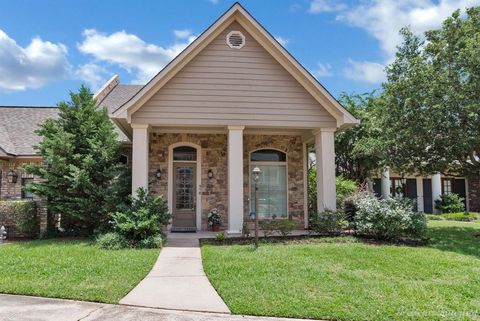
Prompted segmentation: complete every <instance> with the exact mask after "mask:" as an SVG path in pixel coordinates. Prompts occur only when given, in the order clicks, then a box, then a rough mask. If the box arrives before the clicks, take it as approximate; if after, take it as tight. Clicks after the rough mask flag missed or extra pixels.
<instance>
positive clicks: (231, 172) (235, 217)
mask: <svg viewBox="0 0 480 321" xmlns="http://www.w3.org/2000/svg"><path fill="white" fill-rule="evenodd" d="M244 128H245V126H228V231H227V233H229V234H238V233H241V231H242V226H243V129H244Z"/></svg>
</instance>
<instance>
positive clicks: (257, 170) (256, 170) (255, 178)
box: [252, 166, 262, 249]
mask: <svg viewBox="0 0 480 321" xmlns="http://www.w3.org/2000/svg"><path fill="white" fill-rule="evenodd" d="M261 173H262V171H261V170H260V168H258V166H255V168H254V169H253V171H252V174H253V181H254V182H255V216H254V218H255V248H256V249H258V180H259V178H260V174H261Z"/></svg>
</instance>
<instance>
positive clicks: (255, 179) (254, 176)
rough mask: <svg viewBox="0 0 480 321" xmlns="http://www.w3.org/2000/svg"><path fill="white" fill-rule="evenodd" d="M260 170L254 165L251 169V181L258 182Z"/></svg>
mask: <svg viewBox="0 0 480 321" xmlns="http://www.w3.org/2000/svg"><path fill="white" fill-rule="evenodd" d="M261 172H262V171H261V170H260V168H258V167H255V168H254V169H253V171H252V173H253V181H254V182H258V179H259V178H260V173H261Z"/></svg>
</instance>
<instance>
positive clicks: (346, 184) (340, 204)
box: [335, 176, 358, 209]
mask: <svg viewBox="0 0 480 321" xmlns="http://www.w3.org/2000/svg"><path fill="white" fill-rule="evenodd" d="M335 185H336V189H337V208H338V209H343V208H345V200H346V199H347V198H348V197H350V196H351V195H353V194H354V193H355V192H356V191H357V189H358V186H357V183H355V181H352V180H351V179H347V178H344V177H343V176H337V178H336V180H335Z"/></svg>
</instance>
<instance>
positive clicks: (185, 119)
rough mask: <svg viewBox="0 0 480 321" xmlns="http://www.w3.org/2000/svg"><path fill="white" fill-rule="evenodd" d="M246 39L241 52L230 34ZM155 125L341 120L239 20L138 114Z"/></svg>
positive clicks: (325, 123) (330, 123)
mask: <svg viewBox="0 0 480 321" xmlns="http://www.w3.org/2000/svg"><path fill="white" fill-rule="evenodd" d="M231 30H240V31H242V32H243V34H244V35H245V36H246V44H245V46H244V47H243V48H241V49H231V48H230V47H229V46H228V45H227V44H226V42H225V38H226V35H227V33H228V32H230V31H231ZM132 122H135V123H149V124H154V125H172V124H178V125H250V126H279V127H298V128H319V127H336V121H335V119H334V118H333V117H332V116H331V115H330V114H329V113H328V112H327V111H326V110H325V109H324V108H323V107H322V106H321V105H320V104H319V103H318V102H317V101H316V100H315V99H314V98H313V97H312V96H311V95H310V94H309V93H308V92H307V91H306V90H305V89H304V88H303V87H302V86H301V85H300V84H299V83H298V82H297V81H296V80H295V79H294V78H293V77H292V76H291V75H290V74H289V73H288V72H287V71H286V70H285V69H283V67H282V66H281V65H280V64H279V63H278V62H277V61H275V59H274V58H273V57H272V56H271V55H270V54H269V53H268V52H267V51H265V50H264V49H263V48H262V47H261V46H260V45H259V44H258V42H256V41H255V40H254V39H253V38H252V37H251V36H250V35H249V34H248V33H247V32H246V31H245V30H244V29H243V28H242V27H241V26H240V25H239V24H238V23H236V22H234V23H233V24H232V25H231V26H229V27H228V28H227V29H226V30H225V31H224V32H223V33H222V34H221V35H220V36H218V37H217V38H216V39H215V40H213V41H212V43H210V44H209V45H208V46H207V47H206V48H205V49H204V50H203V51H202V52H201V53H200V54H199V55H197V56H196V57H195V58H194V59H193V60H192V61H191V62H190V63H189V64H188V65H187V66H185V68H183V69H182V70H181V71H180V72H179V73H178V74H177V75H176V76H175V77H174V78H172V79H171V80H170V81H169V82H168V83H167V84H166V85H165V86H164V87H163V88H161V89H160V90H159V92H158V93H156V94H155V95H154V96H153V97H152V98H151V99H150V100H149V101H147V102H146V103H145V105H144V106H142V107H141V108H140V109H139V110H138V111H137V112H135V113H134V114H133V116H132Z"/></svg>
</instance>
